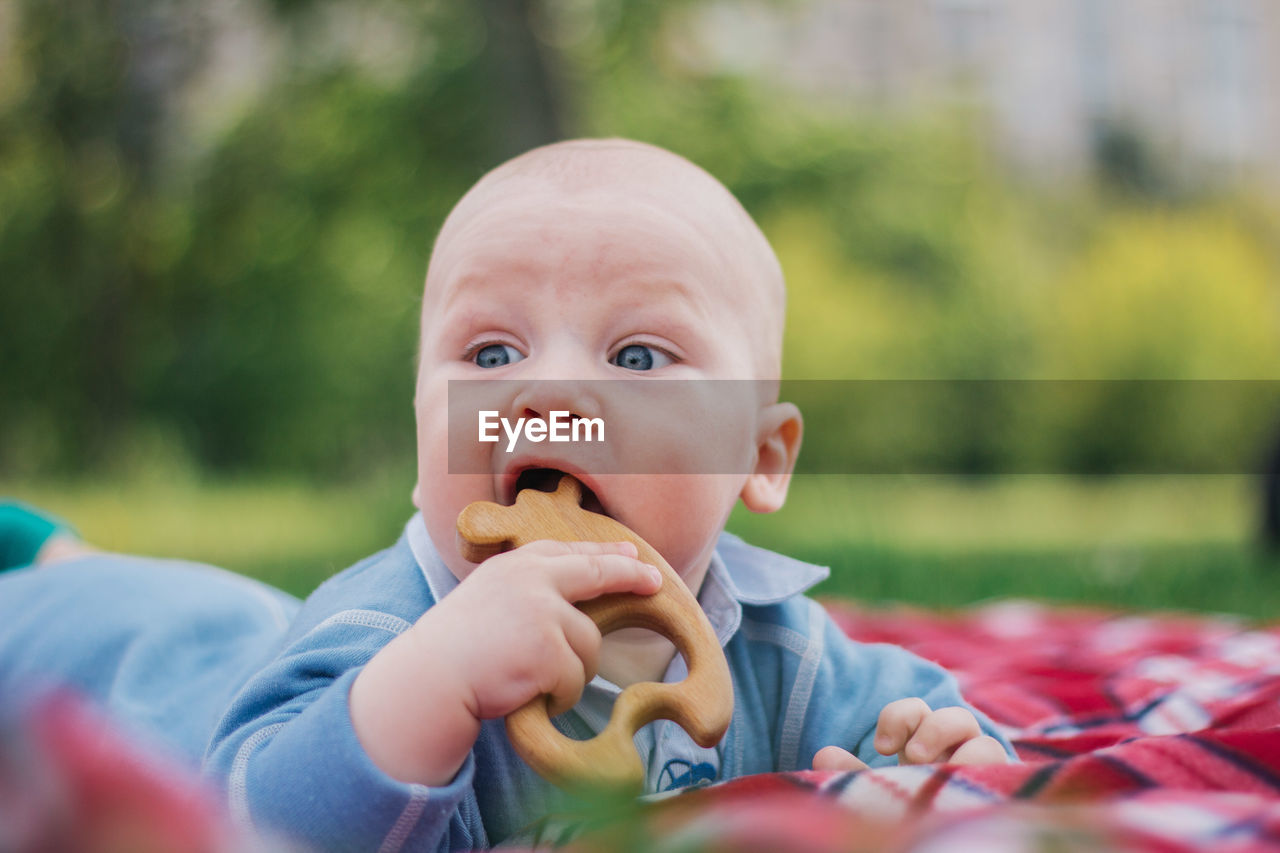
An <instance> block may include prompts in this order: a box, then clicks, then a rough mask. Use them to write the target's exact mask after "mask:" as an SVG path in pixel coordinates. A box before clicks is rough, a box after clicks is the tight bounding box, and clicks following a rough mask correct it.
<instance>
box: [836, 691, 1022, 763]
mask: <svg viewBox="0 0 1280 853" xmlns="http://www.w3.org/2000/svg"><path fill="white" fill-rule="evenodd" d="M874 745H875V748H876V752H878V753H880V754H881V755H892V754H893V753H895V752H896V753H897V754H898V763H899V764H932V763H934V762H937V761H941V762H947V763H950V764H1004V763H1005V762H1007V761H1008V760H1009V756H1008V755H1006V754H1005V751H1004V747H1003V746H1001V745H1000V741H998V740H996V739H995V738H993V737H991V736H990V735H984V734H983V733H982V729H981V728H979V727H978V720H977V718H976V717H974V716H973V714H972V713H970V712H969V711H968V710H967V709H965V708H959V707H952V708H939V709H938V710H936V711H931V710H929V706H928V705H927V704H925V701H924V700H923V699H917V698H910V699H899V700H897V701H896V702H890V703H889V704H888V705H885V706H884V710H883V711H881V712H880V719H879V720H878V721H877V723H876V739H875V743H874ZM866 766H867V765H866V764H864V763H863V762H862V761H861V760H859V759H858V758H857V757H856V756H854V755H853V754H852V753H850V752H848V751H846V750H843V749H841V748H840V747H838V746H827V747H823V748H822V749H820V750H818V754H817V755H815V756H814V757H813V769H814V770H861V769H863V768H865V767H866Z"/></svg>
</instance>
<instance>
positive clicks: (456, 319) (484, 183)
mask: <svg viewBox="0 0 1280 853" xmlns="http://www.w3.org/2000/svg"><path fill="white" fill-rule="evenodd" d="M784 310H785V291H784V287H783V280H782V272H781V269H780V267H779V265H778V261H777V258H776V257H775V256H774V254H773V251H772V249H771V248H770V247H769V244H768V242H767V241H766V240H765V238H764V235H763V234H761V232H760V229H759V228H758V227H757V226H756V224H755V223H754V222H753V221H752V220H751V217H750V216H749V215H748V214H747V213H746V211H745V210H743V208H742V206H741V205H740V204H739V203H738V201H737V200H736V199H735V198H734V197H733V196H732V195H731V194H730V193H729V191H728V190H726V189H725V188H724V187H723V186H722V185H721V184H720V183H719V182H718V181H716V180H715V179H714V178H713V177H711V176H710V175H709V174H707V173H706V172H704V171H703V170H702V169H700V168H698V167H697V166H695V165H693V164H692V163H690V162H689V161H687V160H685V159H683V158H681V157H678V156H676V155H674V154H672V153H670V152H668V151H665V150H663V149H661V148H656V147H654V146H651V145H645V144H642V143H637V142H630V141H626V140H579V141H573V142H563V143H557V144H555V145H549V146H546V147H543V148H538V149H535V150H533V151H530V152H528V153H527V154H524V155H522V156H520V157H517V158H515V159H514V160H511V161H509V162H507V163H505V164H504V165H502V166H499V167H498V168H497V169H495V170H493V171H492V172H490V173H489V174H488V175H486V176H485V177H484V178H482V179H481V180H480V182H479V183H477V184H476V185H475V186H474V187H473V188H472V189H471V191H470V192H468V193H467V194H466V196H464V197H463V199H462V200H461V201H460V202H459V203H458V205H457V206H456V207H455V208H454V209H453V211H452V212H451V213H450V215H449V217H448V219H447V220H446V221H445V224H444V227H443V228H442V229H441V232H440V235H439V237H438V238H437V240H436V244H435V248H434V251H433V252H432V256H431V262H430V266H429V267H428V270H427V281H426V290H425V293H424V295H423V304H422V336H421V340H420V346H421V352H420V356H419V363H418V384H417V394H416V397H415V407H416V411H417V419H418V457H419V461H418V486H417V488H416V489H415V491H414V502H415V503H416V504H417V505H418V507H419V508H420V509H421V510H422V511H423V516H424V518H425V520H426V523H427V530H428V532H429V533H430V535H431V538H432V540H433V541H434V542H435V543H436V546H437V548H438V550H439V551H440V553H441V555H442V557H443V558H444V559H445V561H446V563H448V565H449V567H450V569H451V570H452V571H453V573H454V574H455V575H457V576H459V577H463V576H465V575H466V574H467V573H468V572H469V571H470V570H471V569H472V568H474V566H473V565H472V564H470V563H467V562H466V561H464V560H462V559H461V557H460V556H459V555H458V554H457V552H456V549H455V547H454V522H455V520H456V518H457V515H458V512H460V511H461V509H462V508H463V507H464V506H466V504H468V503H470V502H471V501H474V500H491V501H497V502H499V503H510V502H511V501H512V500H513V499H514V495H515V489H516V480H517V477H518V475H519V474H520V473H521V471H522V470H526V469H528V468H531V467H539V468H556V469H559V470H562V471H569V472H570V473H573V474H575V475H577V476H578V477H579V479H581V480H582V481H583V482H584V484H586V485H587V486H588V488H590V489H591V491H592V492H593V493H594V495H595V497H596V498H597V499H598V501H599V504H600V506H601V508H603V510H604V511H606V512H607V513H608V514H609V515H612V516H613V517H614V518H617V519H618V520H619V521H621V522H622V523H624V524H626V525H627V526H628V527H631V528H632V529H633V530H635V531H636V532H637V533H639V534H640V535H641V536H642V537H644V538H645V540H646V541H648V542H649V543H650V544H652V545H653V546H654V547H655V548H657V549H658V551H659V552H660V553H662V555H663V556H664V557H665V558H666V559H667V560H668V562H670V563H671V565H672V566H673V567H674V568H675V569H676V571H678V572H680V573H681V574H682V576H684V578H685V579H686V581H687V582H689V584H690V586H691V587H692V588H694V589H695V590H696V589H697V588H698V585H699V584H700V583H701V580H702V575H703V572H704V571H705V569H706V565H707V561H708V559H709V558H710V553H711V550H712V549H713V548H714V545H715V539H716V536H717V535H718V534H719V532H720V530H721V529H723V526H724V522H725V520H726V519H727V517H728V514H729V511H730V510H731V509H732V507H733V505H734V503H735V502H736V501H737V499H738V498H739V497H741V498H742V500H743V501H744V502H745V503H746V505H747V506H748V507H749V508H750V509H752V510H754V511H758V512H768V511H772V510H774V509H777V508H778V507H779V506H781V504H782V502H783V500H784V499H785V497H786V490H787V485H788V482H789V478H790V472H791V468H792V465H793V464H794V461H795V456H796V453H797V451H798V449H799V443H800V419H799V414H798V412H797V411H796V410H795V408H794V407H792V406H790V405H788V404H779V403H777V402H776V401H775V400H776V397H775V395H776V380H777V379H778V378H779V375H780V371H781V350H782V326H783V315H784ZM451 379H459V380H462V379H503V380H510V381H508V382H504V383H502V385H501V387H502V388H503V389H510V390H509V393H508V392H507V391H506V390H504V398H503V399H502V400H501V402H500V403H499V404H498V405H499V407H500V408H505V409H506V410H505V411H500V414H501V416H503V417H507V418H510V419H511V420H512V421H514V420H515V419H516V418H517V417H521V416H537V417H542V418H547V417H548V416H549V413H550V412H551V411H553V410H562V411H569V412H572V413H573V414H574V415H576V416H580V417H599V416H601V414H602V412H601V411H600V409H601V407H602V406H604V405H605V404H604V403H603V402H602V401H600V400H598V399H596V398H595V395H594V394H593V392H592V390H591V389H592V388H593V387H597V386H593V385H592V383H580V384H579V385H564V384H560V385H557V384H556V383H549V382H541V381H538V380H609V379H613V380H628V379H630V380H640V381H650V380H656V379H686V380H697V379H747V380H768V381H766V382H761V383H756V384H755V385H754V386H752V387H756V388H763V387H767V388H769V389H772V390H771V391H768V392H765V393H761V394H759V396H758V400H757V401H756V402H755V403H753V404H752V405H751V407H750V408H751V411H750V412H748V413H747V415H746V416H745V417H744V418H742V419H741V420H744V421H749V422H748V423H743V424H741V427H742V429H741V431H740V433H739V434H738V435H736V436H726V437H725V440H726V441H728V442H730V443H731V444H732V445H733V447H732V449H733V453H734V454H736V455H735V457H734V458H735V459H739V460H740V464H737V465H735V466H733V470H734V471H736V472H738V473H733V474H727V473H720V474H706V473H697V474H683V475H681V474H671V473H662V474H658V473H645V472H644V471H642V470H641V469H640V468H637V467H632V468H630V469H628V468H627V465H626V463H627V460H626V459H622V460H618V459H613V460H611V463H612V464H611V465H610V466H609V471H608V473H604V472H602V471H594V472H593V471H592V470H591V469H592V467H593V466H592V464H591V457H590V455H589V454H580V453H575V450H574V448H573V446H572V445H570V446H568V449H567V450H560V449H558V448H557V449H556V450H553V451H548V450H547V448H548V445H545V444H543V445H538V446H537V449H538V453H537V454H536V455H535V454H532V453H529V452H523V453H510V452H507V450H506V448H505V446H504V445H503V444H502V443H501V442H499V443H495V444H480V443H476V444H475V445H474V447H472V448H470V449H468V450H467V451H466V452H467V453H470V454H472V456H471V458H468V459H467V460H465V462H466V464H465V465H460V464H458V463H459V462H460V461H461V460H458V459H454V460H450V458H449V451H450V447H449V441H448V422H449V413H448V411H447V409H448V382H449V380H451ZM574 389H577V390H574ZM645 414H646V413H645V412H629V413H628V415H627V417H625V418H618V419H614V420H613V421H608V424H609V428H610V430H611V435H610V436H609V438H610V444H611V446H613V447H615V448H621V449H620V450H619V451H618V452H620V453H623V454H626V453H627V448H628V447H629V446H630V447H634V448H637V449H639V448H640V446H641V445H643V447H644V450H645V452H646V453H647V454H649V455H650V456H651V455H652V454H653V453H654V452H655V451H656V452H660V453H661V455H662V457H663V458H664V459H665V460H667V462H668V463H669V464H668V465H666V466H664V471H678V470H680V467H681V466H680V464H679V460H680V459H681V457H682V454H693V453H695V452H696V445H697V442H696V441H689V440H687V439H689V438H690V437H691V436H690V435H689V434H684V435H682V431H681V429H680V428H679V427H673V426H672V425H671V424H669V423H667V424H653V423H646V422H645ZM551 447H555V446H554V445H551ZM561 447H564V445H561ZM453 450H454V453H455V455H456V454H458V453H459V448H458V447H456V446H455V447H454V448H453ZM450 461H453V462H454V463H455V464H454V466H453V468H454V470H455V471H456V470H465V471H467V472H468V473H453V474H451V473H449V471H450ZM695 461H696V460H694V459H690V463H691V464H690V465H689V466H688V467H687V470H689V471H697V470H703V471H705V470H706V469H705V468H702V469H699V468H698V467H697V465H696V464H693V463H694V462H695ZM627 470H629V471H631V472H632V473H624V474H620V473H617V472H618V471H627ZM649 470H651V469H649Z"/></svg>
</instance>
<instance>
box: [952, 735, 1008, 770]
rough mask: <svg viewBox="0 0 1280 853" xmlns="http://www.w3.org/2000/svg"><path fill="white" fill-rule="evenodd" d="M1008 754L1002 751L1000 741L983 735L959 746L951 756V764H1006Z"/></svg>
mask: <svg viewBox="0 0 1280 853" xmlns="http://www.w3.org/2000/svg"><path fill="white" fill-rule="evenodd" d="M1008 762H1009V754H1008V753H1007V752H1005V751H1004V747H1003V746H1001V745H1000V741H998V740H996V739H995V738H993V737H991V735H983V736H982V737H976V738H974V739H973V740H970V741H965V742H964V743H962V744H960V746H959V747H958V748H957V749H956V751H955V752H953V753H952V754H951V763H952V764H1007V763H1008Z"/></svg>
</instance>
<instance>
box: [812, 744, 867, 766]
mask: <svg viewBox="0 0 1280 853" xmlns="http://www.w3.org/2000/svg"><path fill="white" fill-rule="evenodd" d="M813 769H814V770H839V771H845V770H865V769H867V765H866V764H865V763H864V762H863V761H862V759H860V758H858V756H856V755H854V754H853V753H852V752H849V751H848V750H844V749H841V748H840V747H838V746H824V747H823V748H822V749H820V750H818V754H817V755H815V756H814V757H813Z"/></svg>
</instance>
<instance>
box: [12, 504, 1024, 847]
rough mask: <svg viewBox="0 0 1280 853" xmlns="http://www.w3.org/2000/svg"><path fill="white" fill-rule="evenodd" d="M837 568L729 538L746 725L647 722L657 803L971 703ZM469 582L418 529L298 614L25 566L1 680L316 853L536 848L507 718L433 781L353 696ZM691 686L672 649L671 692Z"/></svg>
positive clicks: (602, 698) (719, 555)
mask: <svg viewBox="0 0 1280 853" xmlns="http://www.w3.org/2000/svg"><path fill="white" fill-rule="evenodd" d="M826 576H827V570H826V569H824V568H820V567H817V566H812V565H809V564H807V563H802V562H799V561H796V560H793V559H790V558H788V557H784V556H782V555H779V554H775V553H772V552H769V551H765V550H762V549H759V548H754V547H752V546H749V545H747V544H745V543H744V542H742V541H741V540H740V539H738V538H736V537H734V536H731V535H729V534H724V535H722V536H721V537H720V540H719V542H718V543H717V546H716V550H715V554H714V556H713V557H712V560H711V565H710V567H709V570H708V573H707V576H706V579H705V581H704V582H703V586H702V589H701V592H700V596H699V600H700V603H701V604H702V606H703V608H704V610H705V611H706V613H707V615H708V617H709V619H710V621H711V624H712V626H713V627H714V629H715V631H716V634H717V636H718V637H719V639H720V641H721V643H722V644H723V645H724V649H725V655H726V657H727V659H728V661H729V667H730V672H731V674H732V677H733V682H734V712H733V720H732V723H731V724H730V726H729V731H728V733H727V734H726V736H725V738H724V739H723V740H722V741H721V742H720V744H718V745H717V746H716V747H714V748H711V749H703V748H701V747H698V746H697V745H696V744H694V743H693V742H692V740H691V739H690V738H689V737H688V735H686V734H685V733H684V731H683V730H682V729H680V728H679V727H678V726H676V725H675V724H673V723H670V722H667V721H658V722H656V723H654V724H652V725H650V726H647V727H645V728H644V729H641V731H640V732H639V733H638V734H637V736H636V744H637V747H638V748H639V750H640V752H641V755H642V756H644V758H645V761H646V766H647V768H648V771H647V782H646V784H647V787H648V790H650V791H659V790H666V789H669V788H672V787H680V786H683V785H687V784H697V783H701V782H709V781H715V780H721V779H728V778H733V777H737V776H743V775H747V774H751V773H763V772H771V771H777V770H796V769H807V768H808V767H809V766H810V764H811V762H812V758H813V755H814V753H815V752H817V750H818V749H820V748H821V747H823V746H827V745H829V744H836V745H839V746H843V747H845V748H846V749H849V750H850V751H852V752H854V753H855V754H856V755H858V756H859V757H860V758H862V760H864V761H866V762H867V763H868V764H871V765H873V766H876V765H884V764H891V763H893V762H894V760H895V759H894V758H893V757H888V758H886V757H885V756H881V755H879V754H878V753H876V752H875V750H874V749H873V748H872V747H871V739H872V738H871V735H872V734H873V733H874V729H875V723H876V718H877V716H878V715H879V713H880V710H881V709H882V708H883V707H884V706H885V705H886V704H888V703H889V702H890V701H892V700H894V699H899V698H902V697H905V696H919V697H921V698H923V699H925V701H927V702H928V703H929V705H930V706H931V707H933V708H939V707H945V706H948V705H964V702H963V700H962V699H961V697H960V694H959V691H958V689H957V687H956V683H955V680H954V679H953V678H952V677H951V676H950V675H949V674H947V673H946V672H944V671H943V670H942V669H940V668H939V667H937V666H936V665H934V664H931V663H928V662H926V661H924V660H922V659H920V658H918V657H916V656H914V655H912V654H910V653H908V652H906V651H904V650H903V649H901V648H898V647H896V646H890V645H884V644H860V643H855V642H853V641H851V640H849V639H848V638H847V637H846V636H845V635H844V633H843V632H842V631H841V630H840V629H839V628H838V627H837V626H836V625H835V624H834V623H833V622H832V621H831V619H830V618H829V617H828V616H827V614H826V613H825V612H824V611H823V610H822V608H821V607H820V606H818V605H817V604H816V603H815V602H813V601H812V600H810V599H808V598H806V597H805V596H804V595H802V593H803V591H804V590H806V589H808V588H809V587H810V586H812V585H813V584H814V583H816V582H818V581H819V580H821V579H823V578H825V577H826ZM456 585H457V580H456V579H455V578H454V577H453V575H452V574H451V573H450V572H449V571H448V569H447V568H446V567H445V565H444V563H443V561H442V560H441V559H440V557H439V555H438V554H437V553H436V551H435V549H434V547H433V546H432V544H431V541H430V539H429V538H428V537H427V535H426V530H425V527H424V526H423V523H422V520H421V518H420V517H419V516H415V517H414V518H413V519H411V520H410V522H409V523H408V525H407V526H406V529H405V534H404V536H402V537H401V539H400V541H399V542H398V543H397V544H396V545H394V546H393V547H391V548H389V549H387V550H385V551H382V552H380V553H378V554H375V555H373V556H372V557H369V558H367V559H366V560H364V561H362V562H360V563H358V564H356V565H355V566H352V567H351V568H349V569H347V570H346V571H344V572H341V573H339V574H337V575H335V576H334V577H332V578H330V579H329V580H328V581H326V582H325V583H324V584H322V585H321V586H320V587H319V588H317V589H316V591H315V592H314V593H312V594H311V595H310V596H309V597H308V598H307V600H306V601H305V602H303V603H301V605H299V604H298V602H296V600H292V599H288V598H287V597H285V596H283V594H281V593H278V592H276V591H274V590H271V589H270V588H268V587H263V586H262V585H260V584H254V583H252V582H249V581H245V580H244V579H243V578H238V577H235V576H232V575H230V574H229V573H225V572H220V571H217V570H211V569H209V568H208V567H199V566H192V565H191V564H183V563H176V562H172V561H155V560H146V559H142V558H122V557H118V556H109V555H107V556H99V557H89V558H85V559H82V560H79V561H77V562H75V563H69V564H67V565H63V566H58V567H57V568H56V569H55V570H51V571H47V570H37V571H32V570H22V571H19V572H15V573H11V576H8V577H0V689H4V685H5V683H13V681H14V679H16V680H17V681H18V682H24V681H25V682H27V683H29V682H30V681H31V680H32V678H33V676H34V677H36V678H40V679H45V680H61V681H65V682H70V683H72V684H76V685H78V686H80V687H82V689H85V690H87V691H90V692H91V693H93V695H95V696H96V697H97V698H99V699H100V700H101V701H102V703H103V704H104V706H105V707H107V708H108V709H109V710H110V711H111V712H112V713H113V714H114V715H115V716H116V717H117V718H118V719H120V720H122V721H123V722H124V723H125V724H127V725H132V726H134V727H138V728H150V729H151V730H152V731H153V733H154V734H155V736H156V737H158V738H160V739H161V740H163V741H165V742H167V743H168V744H169V745H170V746H172V747H173V748H174V749H176V750H177V751H179V752H183V753H186V754H188V755H190V756H192V758H193V759H196V760H198V757H199V756H201V755H203V757H204V766H205V769H206V771H207V772H208V773H209V774H210V776H211V777H212V778H213V779H214V780H215V781H216V782H217V783H219V784H220V785H222V786H223V789H224V790H225V792H226V796H227V799H228V802H229V804H230V807H231V810H232V813H233V815H234V816H235V817H236V818H237V819H239V820H240V821H242V822H244V823H247V824H250V825H253V826H256V827H258V828H260V829H264V830H270V831H274V832H278V833H283V834H285V835H287V836H291V837H294V838H296V839H298V840H299V841H301V842H303V843H305V844H309V845H311V846H313V847H314V848H316V849H343V850H346V849H352V850H357V849H359V850H365V849H367V850H382V851H397V850H459V849H463V850H465V849H472V848H477V847H486V846H489V845H491V844H497V843H499V842H502V841H505V840H510V839H512V838H518V837H520V836H521V834H522V833H524V832H526V831H527V830H528V829H529V828H530V827H531V826H532V825H533V823H534V821H536V820H537V819H538V818H539V817H540V816H541V815H543V814H545V813H546V812H547V811H548V810H549V809H551V808H553V807H554V806H555V805H556V803H557V802H558V797H559V795H558V794H557V792H555V791H554V789H552V788H551V787H550V786H548V785H547V784H546V783H545V782H543V781H542V780H541V779H540V778H539V777H537V776H536V775H535V774H534V773H533V771H531V770H530V769H529V767H528V766H527V765H525V764H524V762H523V761H522V760H521V759H520V758H519V757H518V756H516V754H515V752H514V751H513V750H512V748H511V745H510V743H509V742H508V741H507V738H506V735H505V731H504V728H503V723H502V721H501V720H490V721H486V722H485V723H484V724H483V726H482V728H481V734H480V737H479V739H478V740H477V741H476V744H475V746H474V747H473V748H472V750H471V753H470V755H469V756H468V758H467V759H466V762H465V764H464V765H463V767H462V769H461V770H460V771H459V772H458V774H457V776H456V777H455V778H454V779H453V780H452V781H451V782H450V783H449V784H448V785H445V786H442V787H438V788H432V787H426V786H422V785H410V784H405V783H401V782H398V781H396V780H395V779H392V778H391V777H389V776H387V775H386V774H385V773H383V772H382V771H381V770H380V769H379V768H378V767H376V766H375V765H374V764H373V762H372V761H371V760H370V759H369V758H368V756H367V755H366V754H365V752H364V750H363V749H362V748H361V746H360V743H359V741H358V740H357V738H356V735H355V731H354V729H353V727H352V725H351V716H350V707H349V704H348V697H349V693H350V689H351V684H352V682H353V681H354V680H355V677H356V676H357V675H358V674H359V672H360V669H361V667H363V666H364V664H365V663H366V662H368V661H369V659H370V658H372V657H373V656H374V655H375V654H376V653H377V652H378V651H379V650H380V649H381V648H382V647H383V646H385V645H386V644H387V643H388V642H390V641H391V640H392V639H393V638H394V637H396V636H397V635H398V634H400V633H402V632H403V631H405V630H406V629H408V628H409V627H410V626H411V625H412V624H413V623H414V622H415V621H416V620H417V619H418V618H419V617H421V616H422V614H423V613H424V612H426V610H427V609H428V608H430V607H431V606H432V605H433V604H434V603H435V602H437V601H439V600H440V599H441V598H443V597H444V596H446V595H448V594H449V592H450V591H451V590H452V589H453V588H454V587H455V586H456ZM440 653H441V654H449V653H450V650H449V649H442V650H440ZM684 675H685V669H684V662H683V659H682V658H680V657H679V656H676V658H675V659H674V660H673V661H672V663H671V665H670V667H669V668H668V670H667V673H666V680H668V681H671V680H678V679H680V678H683V677H684ZM617 693H618V688H617V686H615V685H613V684H610V683H609V682H608V681H605V680H604V679H602V678H599V677H597V678H596V679H594V680H593V681H592V682H591V683H590V684H589V685H588V687H587V689H586V691H585V692H584V695H583V698H582V701H581V702H580V703H579V704H578V706H577V707H575V708H574V709H573V710H572V711H570V712H568V713H566V714H564V715H561V716H560V717H558V718H556V724H557V725H558V726H559V727H560V728H561V730H562V731H565V732H566V733H569V734H572V735H575V736H578V737H588V736H591V735H593V734H595V733H596V732H597V731H599V730H600V729H601V728H603V726H604V725H605V722H606V721H607V719H608V715H609V710H610V708H611V706H612V703H613V699H614V697H616V695H617ZM966 707H968V706H966ZM978 719H979V721H980V722H981V724H982V726H983V728H984V730H985V731H986V732H987V733H988V734H992V735H995V736H996V737H997V738H999V739H1000V740H1001V742H1002V743H1005V745H1006V749H1008V743H1007V741H1005V739H1004V738H1003V737H1002V736H1001V735H1000V734H999V733H998V732H997V731H996V730H995V729H994V727H993V726H992V725H991V723H990V722H989V721H988V720H987V719H986V718H985V717H983V716H981V715H980V714H979V715H978ZM206 745H207V746H206Z"/></svg>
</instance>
